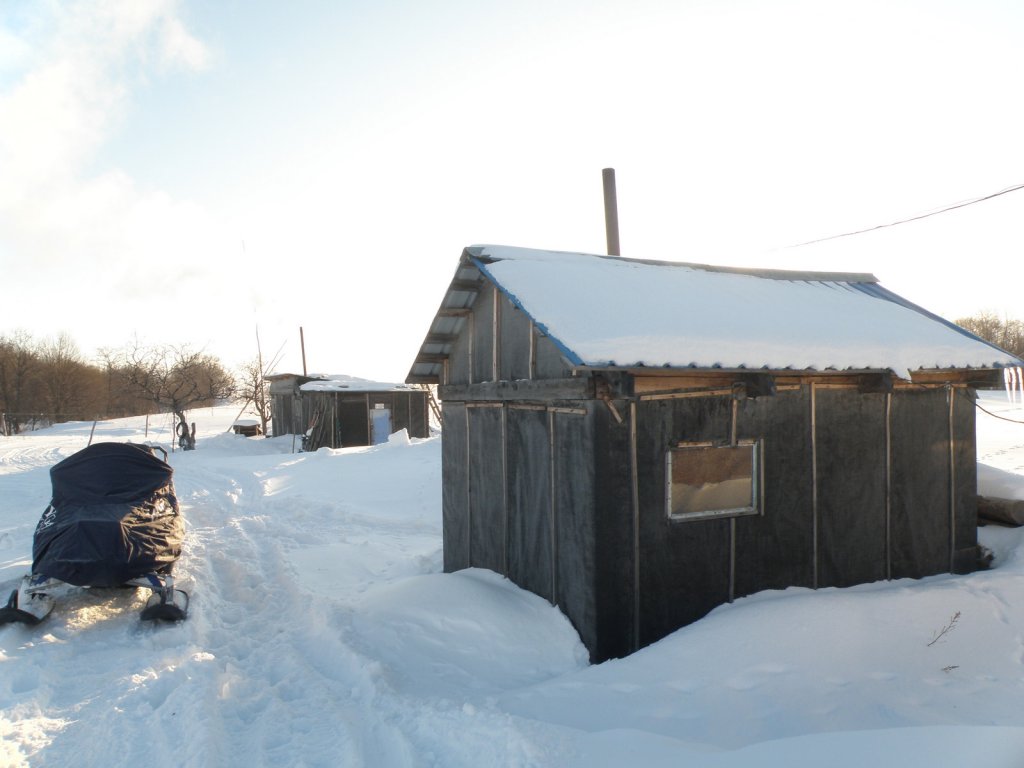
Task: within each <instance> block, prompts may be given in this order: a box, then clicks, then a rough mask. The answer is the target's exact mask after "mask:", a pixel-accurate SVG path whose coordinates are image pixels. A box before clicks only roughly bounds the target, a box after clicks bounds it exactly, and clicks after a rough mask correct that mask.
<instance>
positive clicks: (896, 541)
mask: <svg viewBox="0 0 1024 768" xmlns="http://www.w3.org/2000/svg"><path fill="white" fill-rule="evenodd" d="M947 412H948V408H947V394H946V391H945V390H943V389H934V390H921V391H919V392H898V393H896V394H894V395H893V400H892V420H891V432H892V501H891V504H890V509H891V542H892V545H891V550H890V558H891V563H892V578H895V579H899V578H904V577H908V576H909V577H912V578H919V577H921V576H928V575H930V574H933V573H940V572H942V571H946V570H949V552H950V535H951V529H950V513H949V510H950V506H949V504H950V496H949V419H948V418H946V415H947Z"/></svg>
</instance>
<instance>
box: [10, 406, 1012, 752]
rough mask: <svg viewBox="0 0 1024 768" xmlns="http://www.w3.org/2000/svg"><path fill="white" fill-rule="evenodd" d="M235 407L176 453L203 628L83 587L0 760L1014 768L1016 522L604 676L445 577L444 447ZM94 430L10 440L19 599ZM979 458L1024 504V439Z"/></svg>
mask: <svg viewBox="0 0 1024 768" xmlns="http://www.w3.org/2000/svg"><path fill="white" fill-rule="evenodd" d="M982 404H983V405H984V407H985V408H986V409H988V410H989V411H992V412H993V413H996V414H999V415H1000V416H1003V417H1009V418H1013V419H1021V420H1024V407H1022V406H1020V405H1017V404H1015V403H1011V402H1008V400H1007V398H1006V396H1005V395H1003V394H998V395H994V394H993V395H986V396H985V397H984V399H983V401H982ZM237 415H238V414H237V409H236V408H216V409H206V410H202V411H195V412H193V413H192V414H191V417H192V420H194V421H195V422H196V423H197V427H198V434H199V436H200V439H199V443H198V449H197V450H196V451H193V452H188V453H180V452H178V453H173V454H172V455H171V457H170V462H171V464H172V465H173V466H174V468H175V485H176V487H177V491H178V495H179V498H180V500H181V501H182V503H183V508H184V512H185V515H186V517H187V521H188V535H187V540H186V550H185V555H184V556H183V558H182V560H181V563H180V566H179V568H178V570H177V575H178V581H179V584H180V586H183V587H185V588H186V589H189V590H190V591H191V592H192V605H191V616H190V618H189V619H188V621H186V622H184V623H182V624H179V625H173V626H156V627H154V626H149V625H144V624H141V623H140V622H139V620H138V609H139V607H140V606H141V603H142V600H143V595H142V594H141V593H139V594H138V595H137V594H135V593H134V592H133V591H129V590H121V589H113V590H99V589H94V590H82V589H69V590H68V592H67V594H66V595H65V596H64V598H63V600H62V602H61V605H60V606H59V607H58V609H57V611H56V612H55V613H54V614H53V615H52V616H51V617H50V618H49V619H47V620H46V623H45V624H43V625H40V626H39V627H36V628H26V627H22V626H8V627H5V628H3V629H0V765H2V766H21V765H28V766H36V765H48V766H49V765H53V766H70V765H75V766H93V765H97V766H99V765H103V766H132V765H147V766H168V767H170V766H236V765H237V766H268V767H269V766H374V767H376V766H382V767H385V768H388V767H390V766H396V767H403V766H475V767H477V766H622V765H642V766H669V765H672V766H709V767H711V768H737V767H738V766H750V765H758V766H766V765H767V766H803V765H806V766H824V765H828V766H851V767H852V766H863V765H869V764H870V765H876V766H929V767H931V768H934V767H940V766H942V767H945V766H948V767H950V768H952V767H953V766H957V767H959V766H963V765H969V764H975V763H977V764H983V765H986V766H991V767H993V768H1003V767H1004V766H1005V767H1006V768H1010V766H1019V765H1022V764H1024V710H1022V708H1021V707H1020V702H1021V701H1024V604H1022V602H1021V598H1020V595H1021V594H1024V529H1008V528H997V527H986V528H983V529H981V531H980V535H981V539H982V541H983V543H985V544H986V545H987V546H989V547H991V548H992V549H993V550H994V551H995V553H996V559H995V563H994V566H995V567H994V568H993V569H992V570H990V571H987V572H982V573H976V574H972V575H970V576H961V577H954V576H936V577H931V578H928V579H923V580H920V581H912V580H901V581H895V582H886V583H877V584H871V585H865V586H860V587H854V588H851V589H823V590H819V591H817V592H815V591H811V590H806V589H789V590H785V591H781V592H766V593H761V594H758V595H754V596H752V597H749V598H745V599H742V600H739V601H737V602H736V603H734V604H732V605H727V606H723V607H721V608H719V609H717V610H716V611H714V612H713V613H712V614H711V615H709V616H708V617H707V618H705V619H703V620H701V621H700V622H697V623H696V624H694V625H691V626H690V627H687V628H684V629H682V630H680V631H678V632H676V633H675V634H673V635H671V636H669V637H667V638H665V639H664V640H662V641H661V642H659V643H657V644H655V645H653V646H651V647H649V648H646V649H644V650H642V651H640V652H639V653H636V654H634V655H633V656H631V657H629V658H627V659H621V660H617V661H611V662H607V663H605V664H601V665H597V666H590V665H588V663H587V661H586V652H585V650H584V649H583V647H582V645H581V644H580V642H579V639H578V637H577V636H576V633H575V632H574V630H573V628H572V626H571V625H570V624H569V623H568V621H567V620H566V619H565V618H564V617H563V616H562V614H561V613H559V612H558V610H557V609H555V608H553V607H552V606H550V605H549V604H548V603H547V602H546V601H544V600H542V599H541V598H538V597H536V596H534V595H532V594H530V593H527V592H524V591H522V590H520V589H518V588H516V587H515V586H513V585H512V584H510V583H509V582H507V581H505V580H504V579H502V578H500V577H498V576H496V575H494V574H492V573H489V572H486V571H480V570H473V571H466V572H461V573H457V574H443V573H441V509H440V498H441V495H440V441H439V439H430V440H414V441H410V440H408V439H407V438H404V437H402V436H395V437H394V438H393V439H392V441H391V442H390V443H388V444H386V445H382V446H377V447H374V448H356V449H342V450H328V449H323V450H321V451H318V452H316V453H309V454H298V453H293V447H294V446H293V443H292V440H291V438H289V437H282V438H273V439H267V440H264V439H247V438H243V437H238V436H236V435H233V434H229V433H227V432H226V430H227V429H228V427H229V425H230V424H231V422H232V421H233V420H234V418H235V417H236V416H237ZM91 428H92V425H91V424H71V425H62V426H60V427H56V428H53V429H50V430H46V431H44V432H38V433H35V434H32V435H27V436H18V437H8V438H0V592H2V594H3V595H6V594H7V593H8V592H10V590H11V589H13V588H14V585H15V583H16V581H17V579H18V578H19V577H20V576H21V574H22V573H23V572H25V570H26V569H27V568H28V566H29V565H30V561H31V548H32V531H33V529H34V527H35V524H36V522H37V520H38V518H39V516H40V514H41V512H42V510H43V509H44V507H45V506H46V503H47V501H48V500H49V491H50V488H49V476H48V470H49V467H50V466H52V465H53V464H54V463H55V462H57V461H59V460H60V459H62V458H64V457H66V456H69V455H71V454H72V453H74V452H75V451H77V450H78V449H80V448H82V447H84V446H85V445H86V443H87V441H88V438H89V433H90V429H91ZM147 431H148V434H147ZM144 436H145V437H148V439H150V440H157V441H163V442H164V444H165V445H167V446H168V447H169V445H170V443H169V440H170V437H171V425H170V423H169V422H168V423H167V424H165V425H156V424H150V425H149V426H148V428H147V425H146V422H145V420H144V419H141V418H137V419H125V420H119V421H115V422H108V423H101V424H99V425H98V426H97V428H96V434H95V437H94V438H93V439H94V441H99V440H118V441H124V440H135V441H142V440H143V438H144ZM979 460H980V461H981V462H984V464H985V465H986V466H990V467H993V468H995V469H999V470H1003V471H1004V472H1010V473H1012V474H1013V475H1014V476H1018V477H1019V478H1020V483H1019V486H1020V488H1021V490H1022V491H1024V475H1021V473H1024V424H1019V423H1013V422H1009V421H1002V420H999V419H996V418H993V417H992V416H989V415H987V414H985V413H983V412H979ZM997 474H999V477H1000V482H1002V483H1003V484H1004V486H1005V483H1006V477H1007V475H1006V474H1003V473H997ZM957 614H959V618H958V619H957V620H956V621H955V622H952V617H953V616H954V615H957ZM951 622H952V624H951ZM947 626H949V627H950V629H949V631H947V632H946V633H945V634H943V635H942V636H941V637H939V638H938V639H937V640H936V636H937V635H938V634H939V633H940V632H942V630H943V628H944V627H947ZM933 640H936V641H935V642H934V643H932V641H933ZM930 643H931V644H930Z"/></svg>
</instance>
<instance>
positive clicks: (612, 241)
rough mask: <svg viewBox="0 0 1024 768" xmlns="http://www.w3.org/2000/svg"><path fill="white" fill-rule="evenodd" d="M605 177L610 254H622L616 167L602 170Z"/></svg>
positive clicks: (606, 219) (605, 213)
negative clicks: (616, 193) (616, 190)
mask: <svg viewBox="0 0 1024 768" xmlns="http://www.w3.org/2000/svg"><path fill="white" fill-rule="evenodd" d="M601 176H602V178H603V179H604V228H605V232H606V234H607V236H608V255H609V256H621V255H622V252H621V250H620V249H619V204H618V200H617V198H616V195H615V169H614V168H605V169H603V170H602V171H601Z"/></svg>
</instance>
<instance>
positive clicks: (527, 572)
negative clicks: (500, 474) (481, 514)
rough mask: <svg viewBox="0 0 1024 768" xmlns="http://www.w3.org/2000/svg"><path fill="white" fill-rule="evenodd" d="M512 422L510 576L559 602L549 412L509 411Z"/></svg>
mask: <svg viewBox="0 0 1024 768" xmlns="http://www.w3.org/2000/svg"><path fill="white" fill-rule="evenodd" d="M445 407H446V408H447V406H445ZM507 419H508V420H507V426H508V515H509V546H508V577H509V578H510V579H511V580H512V581H514V582H515V583H516V584H518V585H519V586H521V587H523V588H524V589H528V590H530V591H531V592H534V593H536V594H538V595H540V596H541V597H545V598H547V599H548V600H554V598H555V595H554V592H553V591H552V585H553V575H554V572H553V570H552V565H551V564H552V558H553V556H554V547H553V544H554V540H553V537H552V526H551V443H550V438H549V432H548V413H547V411H546V410H544V409H530V408H521V407H515V406H510V407H509V408H508V416H507Z"/></svg>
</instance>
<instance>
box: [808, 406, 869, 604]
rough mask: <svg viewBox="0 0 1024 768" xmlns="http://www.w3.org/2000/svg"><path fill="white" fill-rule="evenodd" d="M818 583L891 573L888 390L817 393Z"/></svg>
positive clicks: (827, 584)
mask: <svg viewBox="0 0 1024 768" xmlns="http://www.w3.org/2000/svg"><path fill="white" fill-rule="evenodd" d="M815 398H816V411H817V412H816V415H815V418H816V422H817V429H816V433H815V441H816V447H817V472H818V476H817V485H818V493H817V497H818V583H817V586H819V587H847V586H850V585H853V584H863V583H865V582H870V581H877V580H879V579H884V578H885V577H886V519H885V518H886V426H885V424H886V396H885V395H881V394H877V395H862V394H858V393H857V392H856V390H849V389H839V390H833V389H821V390H818V391H817V393H816V395H815Z"/></svg>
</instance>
